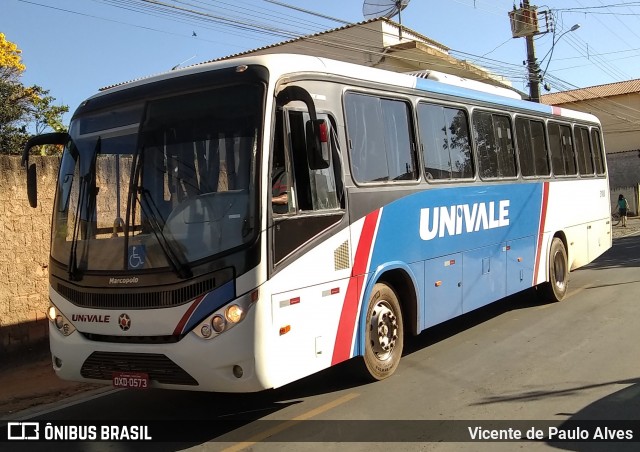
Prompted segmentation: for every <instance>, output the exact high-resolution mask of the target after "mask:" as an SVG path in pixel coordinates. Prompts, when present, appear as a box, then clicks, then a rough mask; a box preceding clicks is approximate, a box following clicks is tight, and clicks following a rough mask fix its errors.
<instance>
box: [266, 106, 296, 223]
mask: <svg viewBox="0 0 640 452" xmlns="http://www.w3.org/2000/svg"><path fill="white" fill-rule="evenodd" d="M283 114H284V112H283V111H282V110H279V111H278V112H277V113H276V127H275V132H274V133H275V134H274V139H273V155H272V158H271V172H270V174H271V208H272V211H273V213H274V214H285V213H289V210H290V209H291V208H292V207H293V205H294V204H293V200H294V196H293V192H292V190H291V183H290V180H291V170H290V164H289V159H287V158H286V155H287V153H286V152H285V140H284V137H285V130H284V122H283Z"/></svg>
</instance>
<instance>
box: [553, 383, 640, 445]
mask: <svg viewBox="0 0 640 452" xmlns="http://www.w3.org/2000/svg"><path fill="white" fill-rule="evenodd" d="M607 385H629V386H627V387H625V388H623V389H620V390H619V391H616V392H614V393H612V394H610V395H608V396H606V397H604V398H602V399H600V400H597V401H595V402H593V403H592V404H590V405H587V406H586V407H584V408H583V409H582V410H580V411H578V412H577V413H573V414H571V417H570V418H569V419H568V420H567V421H566V422H565V423H563V424H561V425H560V426H559V427H558V428H560V429H573V430H574V431H575V429H576V428H577V427H578V426H581V425H582V426H583V428H588V429H589V430H590V434H591V435H592V437H593V434H594V431H595V429H596V428H598V427H600V429H601V431H602V430H603V429H604V428H605V426H607V428H608V429H610V430H611V429H614V430H621V431H622V432H628V431H629V430H630V429H633V431H634V435H635V436H634V442H604V441H597V442H583V441H575V442H559V441H558V442H555V441H549V442H547V444H549V445H550V446H553V447H556V448H558V449H562V450H575V451H581V452H596V451H598V452H599V451H603V450H606V451H615V452H618V451H637V450H638V442H637V441H638V437H637V435H638V433H639V430H640V429H639V428H638V425H639V424H640V422H639V421H640V378H635V379H631V380H623V381H612V382H608V383H603V384H602V385H599V386H607ZM581 389H582V388H576V390H581ZM562 414H565V413H562Z"/></svg>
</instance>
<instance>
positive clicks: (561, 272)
mask: <svg viewBox="0 0 640 452" xmlns="http://www.w3.org/2000/svg"><path fill="white" fill-rule="evenodd" d="M568 285H569V266H568V263H567V250H566V249H565V247H564V243H562V240H560V239H559V238H558V237H554V239H553V241H552V242H551V249H550V250H549V281H548V282H546V283H544V285H543V288H544V291H543V292H544V295H545V298H546V299H547V300H550V301H553V302H558V301H562V300H563V299H564V297H565V296H566V295H567V288H568Z"/></svg>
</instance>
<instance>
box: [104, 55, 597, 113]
mask: <svg viewBox="0 0 640 452" xmlns="http://www.w3.org/2000/svg"><path fill="white" fill-rule="evenodd" d="M243 64H245V65H250V64H259V65H263V66H265V67H267V68H268V70H269V73H270V76H271V77H272V78H273V79H274V80H277V79H279V78H280V77H282V76H285V75H287V74H294V73H301V72H319V73H325V74H329V75H336V76H344V77H349V78H352V79H358V80H363V81H367V82H374V83H381V84H386V85H390V86H396V87H401V88H413V89H417V90H420V91H425V92H429V93H433V94H442V95H448V96H453V97H457V98H460V99H468V100H471V101H478V102H487V103H490V104H495V105H496V106H503V107H508V108H515V109H519V110H525V111H531V112H532V113H542V114H547V115H555V116H561V117H564V118H567V119H577V120H582V121H588V122H594V123H599V122H600V121H599V120H598V118H597V117H596V116H594V115H591V114H589V113H584V112H579V111H574V110H570V109H566V108H560V107H554V106H550V105H545V104H540V103H536V102H530V101H526V100H522V99H518V98H516V96H514V95H507V96H505V95H501V94H500V91H505V90H506V88H496V87H494V86H493V85H489V84H485V83H481V82H477V81H473V80H468V81H466V80H464V79H460V78H455V77H454V79H455V82H448V79H447V77H442V75H443V74H441V73H439V72H434V73H433V76H431V78H430V75H429V74H428V73H427V75H426V76H425V74H424V73H420V74H417V75H412V74H403V73H399V72H392V71H387V70H384V69H377V68H372V67H368V66H360V65H357V64H353V63H346V62H343V61H337V60H332V59H329V58H322V57H315V56H310V55H298V54H285V53H277V54H265V55H255V56H244V57H238V58H233V59H228V60H223V61H218V62H210V63H199V64H195V65H192V66H188V67H185V68H181V69H176V70H172V71H167V72H164V73H161V74H157V75H153V76H149V77H145V78H140V79H137V80H132V81H129V82H123V83H120V84H116V85H111V86H107V87H104V88H101V90H100V91H101V92H100V93H99V94H96V95H95V96H92V97H98V96H101V95H103V94H106V93H108V92H113V91H119V90H121V89H127V88H129V87H132V86H138V85H144V84H147V83H152V82H155V81H159V80H165V79H170V78H174V77H182V76H185V75H189V74H195V73H201V72H207V71H212V70H216V69H222V68H228V67H234V66H239V65H243ZM465 82H467V83H465ZM483 85H485V86H484V87H483ZM514 93H515V91H514Z"/></svg>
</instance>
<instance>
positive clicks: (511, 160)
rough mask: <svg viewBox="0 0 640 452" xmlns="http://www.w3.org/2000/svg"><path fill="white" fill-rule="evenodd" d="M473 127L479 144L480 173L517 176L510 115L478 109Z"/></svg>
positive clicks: (490, 175)
mask: <svg viewBox="0 0 640 452" xmlns="http://www.w3.org/2000/svg"><path fill="white" fill-rule="evenodd" d="M473 129H474V132H475V138H476V140H477V145H478V160H479V162H478V163H479V170H480V175H481V176H482V177H484V178H496V177H515V176H516V175H517V171H516V161H515V152H514V148H513V137H512V134H511V120H510V118H509V117H508V116H504V115H498V114H493V113H489V112H481V111H476V112H474V114H473Z"/></svg>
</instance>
